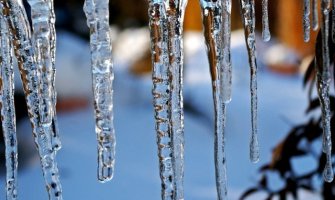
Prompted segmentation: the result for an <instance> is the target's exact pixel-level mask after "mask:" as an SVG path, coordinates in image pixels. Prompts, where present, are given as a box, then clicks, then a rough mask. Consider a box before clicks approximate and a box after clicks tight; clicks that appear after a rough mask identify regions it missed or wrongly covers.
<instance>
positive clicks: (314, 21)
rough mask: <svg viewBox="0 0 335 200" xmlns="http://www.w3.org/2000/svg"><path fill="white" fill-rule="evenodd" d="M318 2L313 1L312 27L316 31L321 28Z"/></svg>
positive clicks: (316, 0)
mask: <svg viewBox="0 0 335 200" xmlns="http://www.w3.org/2000/svg"><path fill="white" fill-rule="evenodd" d="M318 12H319V11H318V0H312V27H313V30H314V31H316V30H317V29H318V28H319V13H318Z"/></svg>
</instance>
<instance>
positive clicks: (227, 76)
mask: <svg viewBox="0 0 335 200" xmlns="http://www.w3.org/2000/svg"><path fill="white" fill-rule="evenodd" d="M222 25H223V27H222V29H223V36H222V37H223V38H222V45H223V46H222V49H223V59H222V67H220V71H219V72H220V76H221V84H220V86H221V90H222V98H223V101H224V103H229V102H230V101H231V96H232V91H231V90H232V66H231V54H230V52H231V50H230V48H231V47H230V38H231V0H223V1H222ZM221 53H222V52H221Z"/></svg>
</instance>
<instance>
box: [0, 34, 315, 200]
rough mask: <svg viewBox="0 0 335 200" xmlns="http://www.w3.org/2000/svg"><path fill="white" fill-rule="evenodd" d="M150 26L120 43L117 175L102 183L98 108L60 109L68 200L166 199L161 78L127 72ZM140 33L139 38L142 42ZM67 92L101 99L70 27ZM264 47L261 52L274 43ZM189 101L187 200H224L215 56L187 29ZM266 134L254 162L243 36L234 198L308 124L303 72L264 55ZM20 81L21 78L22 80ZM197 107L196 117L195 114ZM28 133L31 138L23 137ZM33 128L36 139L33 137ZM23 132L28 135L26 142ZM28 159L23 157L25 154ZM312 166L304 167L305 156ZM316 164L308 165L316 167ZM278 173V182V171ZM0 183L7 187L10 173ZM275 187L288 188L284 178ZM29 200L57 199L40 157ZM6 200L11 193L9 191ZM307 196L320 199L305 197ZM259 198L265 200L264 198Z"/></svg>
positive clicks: (231, 177)
mask: <svg viewBox="0 0 335 200" xmlns="http://www.w3.org/2000/svg"><path fill="white" fill-rule="evenodd" d="M148 36H149V35H148V32H147V31H146V30H145V29H140V30H132V31H126V32H125V33H122V34H121V36H120V37H119V38H118V39H116V40H115V45H114V50H113V51H114V52H113V53H114V56H115V69H116V75H115V93H114V94H115V127H116V134H117V156H116V159H117V160H116V171H115V176H114V179H113V180H112V181H111V182H109V183H105V184H100V183H98V182H97V180H96V159H97V156H96V151H97V150H96V137H95V132H94V120H93V108H92V107H89V108H85V109H82V110H78V111H75V112H67V113H59V115H58V121H59V129H60V134H61V138H62V143H63V148H62V149H61V150H60V151H59V153H58V155H57V160H58V166H59V169H60V175H61V182H62V186H63V195H64V199H73V200H74V199H82V200H92V199H99V200H108V199H116V200H134V199H138V200H142V199H145V200H157V199H160V179H159V172H158V157H157V146H156V135H155V130H154V117H153V116H154V114H153V106H152V96H151V80H150V76H147V77H134V76H133V75H130V74H129V73H128V72H127V69H128V66H129V64H131V62H134V60H135V58H136V56H139V54H140V52H142V51H143V49H145V48H144V47H145V46H146V45H148V43H147V41H148ZM135 37H136V38H135ZM57 39H58V47H57V51H58V55H57V68H58V71H57V90H58V94H59V96H60V97H63V98H66V97H73V96H82V97H83V96H85V97H91V96H92V92H91V86H90V73H89V70H90V65H89V64H90V58H89V56H90V54H89V46H88V44H87V43H86V42H83V41H81V40H79V39H77V38H75V37H74V36H72V35H69V34H68V33H64V32H63V33H61V32H59V33H58V37H57ZM263 46H264V45H263V44H259V47H262V48H260V49H258V52H259V55H262V54H263V53H264V52H265V51H266V47H263ZM185 48H186V50H185V51H186V53H185V59H186V60H185V79H184V82H185V85H184V101H185V104H188V105H189V106H190V107H191V108H192V110H195V111H197V112H188V111H186V113H185V137H186V138H185V141H186V143H185V184H184V185H185V199H189V200H212V199H216V189H215V177H214V160H213V157H214V153H213V148H214V147H213V144H214V142H213V118H214V116H213V108H212V107H213V103H212V91H211V83H210V75H209V70H208V63H207V56H206V51H205V46H204V44H203V37H202V34H200V33H187V34H186V35H185ZM259 61H260V63H259V66H260V70H259V76H258V77H259V79H258V80H259V84H258V86H259V87H258V91H259V93H258V94H259V97H258V99H259V106H258V107H259V123H258V124H259V139H260V147H261V161H260V162H259V163H258V164H256V165H255V164H252V163H251V162H250V161H249V156H248V155H249V152H248V150H249V134H250V132H251V131H250V130H251V123H250V93H249V69H248V63H247V53H246V50H245V44H244V38H243V34H241V32H235V33H234V34H233V37H232V62H233V70H234V71H233V73H234V74H233V100H232V102H231V103H230V104H229V105H228V108H227V131H226V135H227V138H226V144H227V146H226V153H227V168H228V185H229V186H228V196H229V199H232V200H235V199H238V198H239V196H240V195H241V193H243V192H244V191H245V190H246V189H247V188H248V187H250V186H253V185H255V184H256V181H257V180H258V178H259V176H258V174H257V169H258V168H259V167H260V166H261V165H262V164H264V163H266V162H268V161H269V159H270V158H271V149H272V148H273V147H274V146H275V145H276V144H277V143H278V142H279V141H280V140H281V139H282V138H283V137H284V136H285V134H286V133H287V131H288V130H289V129H290V128H291V127H292V126H293V125H295V124H298V123H301V122H303V121H304V120H305V118H304V117H303V114H304V109H305V108H306V106H307V100H306V92H305V91H303V88H302V77H301V76H300V75H294V76H283V75H278V74H274V73H271V72H269V71H268V70H267V69H266V66H264V64H262V63H263V62H262V56H259ZM17 85H18V84H17ZM194 113H196V114H194ZM28 127H29V124H28V122H25V123H23V124H20V126H19V127H18V131H19V133H20V137H22V138H24V139H25V140H26V141H27V142H30V144H31V145H30V146H29V147H30V148H34V147H33V144H32V143H33V142H32V138H31V137H30V135H29V134H30V133H29V132H28V131H27V130H28ZM24 133H25V135H23V134H24ZM27 134H28V135H27ZM20 137H19V140H20ZM19 156H20V155H19ZM295 163H296V165H300V167H301V168H304V165H302V164H301V163H299V161H297V162H295ZM306 167H307V166H306ZM274 179H276V178H275V177H274ZM0 180H1V183H0V187H1V188H4V177H1V179H0ZM274 182H275V184H277V185H280V183H278V180H277V181H276V180H275V181H274ZM18 192H19V198H20V199H23V200H24V199H29V200H30V199H34V200H43V199H47V193H46V191H45V186H44V181H43V178H42V174H41V169H40V166H39V160H38V157H37V156H36V155H35V156H32V157H31V162H29V165H28V166H26V167H25V168H23V169H22V170H20V171H19V190H18ZM1 194H2V195H1V196H0V199H3V198H4V197H5V191H4V190H3V192H2V193H1ZM300 197H301V199H310V200H312V199H319V198H318V197H317V195H312V194H306V193H301V195H300ZM251 199H260V197H259V196H257V197H256V196H255V197H254V198H251Z"/></svg>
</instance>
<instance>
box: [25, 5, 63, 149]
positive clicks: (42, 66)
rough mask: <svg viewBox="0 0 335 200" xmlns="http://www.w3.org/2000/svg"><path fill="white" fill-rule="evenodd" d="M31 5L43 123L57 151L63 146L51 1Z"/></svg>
mask: <svg viewBox="0 0 335 200" xmlns="http://www.w3.org/2000/svg"><path fill="white" fill-rule="evenodd" d="M28 3H29V4H30V7H31V20H32V25H33V39H34V48H35V54H36V57H37V62H36V64H37V68H38V70H39V74H40V77H41V79H40V80H39V81H40V82H39V85H40V89H39V91H40V92H39V98H40V102H41V105H40V109H41V112H40V113H41V114H42V115H41V116H40V117H41V123H42V124H43V126H44V127H48V129H50V130H51V131H52V135H51V145H52V148H53V149H54V150H55V151H56V150H59V149H60V147H61V144H60V139H59V135H58V133H56V131H58V129H56V128H55V127H57V124H55V123H56V121H54V120H55V117H56V116H55V110H56V108H55V106H56V104H55V93H56V92H55V88H54V80H55V77H54V76H55V67H54V58H53V57H54V53H55V52H54V51H53V52H51V44H53V43H55V41H54V39H55V38H54V37H52V36H51V33H52V30H51V29H52V26H53V29H54V24H52V23H51V13H52V11H51V5H50V4H51V2H49V1H45V0H28Z"/></svg>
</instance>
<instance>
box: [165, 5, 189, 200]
mask: <svg viewBox="0 0 335 200" xmlns="http://www.w3.org/2000/svg"><path fill="white" fill-rule="evenodd" d="M186 4H187V0H166V15H167V29H168V52H169V74H170V77H171V82H170V84H171V85H170V87H171V94H170V95H171V97H170V100H171V103H170V105H171V108H170V109H169V112H170V114H169V115H170V125H171V134H172V146H173V147H172V149H173V151H172V155H173V161H172V165H173V173H174V178H173V181H174V199H176V200H181V199H184V189H183V184H184V113H183V96H182V86H183V37H182V33H183V21H184V13H185V8H186Z"/></svg>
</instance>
